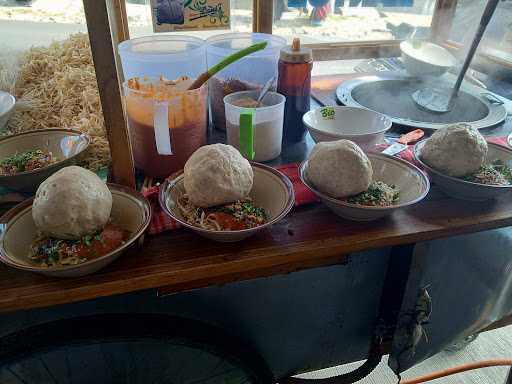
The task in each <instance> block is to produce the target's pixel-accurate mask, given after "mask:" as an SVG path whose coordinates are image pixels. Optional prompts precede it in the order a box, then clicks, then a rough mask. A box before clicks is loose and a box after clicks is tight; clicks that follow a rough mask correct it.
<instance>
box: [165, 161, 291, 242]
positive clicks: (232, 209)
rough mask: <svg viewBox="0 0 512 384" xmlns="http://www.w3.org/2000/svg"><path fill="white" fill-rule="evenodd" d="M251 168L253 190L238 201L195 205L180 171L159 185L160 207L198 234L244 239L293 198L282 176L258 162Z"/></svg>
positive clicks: (276, 218)
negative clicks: (217, 204) (201, 205)
mask: <svg viewBox="0 0 512 384" xmlns="http://www.w3.org/2000/svg"><path fill="white" fill-rule="evenodd" d="M251 167H252V169H253V173H254V181H253V185H252V189H251V191H250V192H249V194H248V195H247V196H245V197H244V198H242V199H240V200H237V201H233V202H230V203H228V204H223V205H219V206H215V207H209V208H201V207H198V206H195V205H193V204H192V203H191V202H190V199H189V196H187V193H186V191H185V186H184V173H183V172H180V173H178V174H177V175H175V177H173V178H172V179H168V180H166V181H165V183H164V184H163V185H162V187H161V188H160V197H159V199H160V206H161V207H162V209H163V210H164V212H165V213H166V214H167V215H169V216H170V217H171V218H172V219H174V220H176V221H177V222H178V223H179V224H181V225H182V226H183V227H186V228H189V229H191V230H193V231H194V232H196V233H198V234H199V235H201V236H204V237H206V238H209V239H211V240H215V241H220V242H235V241H240V240H243V239H245V238H247V237H249V236H252V235H254V234H256V233H257V232H259V231H261V230H263V229H265V228H267V227H269V226H271V225H272V224H275V223H277V222H278V221H279V220H281V219H282V218H284V217H285V216H286V214H287V213H288V212H289V211H290V210H291V209H292V207H293V204H294V201H295V198H294V193H293V186H292V183H291V181H290V180H289V179H288V178H287V177H286V176H285V175H283V174H282V173H281V172H279V171H278V170H276V169H274V168H272V167H269V166H266V165H263V164H259V163H251Z"/></svg>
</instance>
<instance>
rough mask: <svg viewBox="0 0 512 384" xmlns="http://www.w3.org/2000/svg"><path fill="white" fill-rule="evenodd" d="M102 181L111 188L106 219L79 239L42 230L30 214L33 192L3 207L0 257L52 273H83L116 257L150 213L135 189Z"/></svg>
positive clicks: (139, 231) (142, 227)
mask: <svg viewBox="0 0 512 384" xmlns="http://www.w3.org/2000/svg"><path fill="white" fill-rule="evenodd" d="M107 186H108V189H109V190H110V192H111V194H112V209H111V211H110V217H109V219H108V222H107V224H106V225H105V226H104V227H103V228H102V229H101V230H99V231H96V232H94V233H91V234H88V235H86V236H83V237H81V238H79V239H73V240H66V239H61V238H56V237H52V236H47V235H45V234H42V233H41V232H40V230H39V229H38V227H37V225H36V223H35V221H34V218H33V202H34V199H33V198H31V199H28V200H25V201H24V202H22V203H20V204H18V205H17V206H15V207H14V208H12V209H11V210H9V211H7V212H6V213H5V214H4V215H3V216H2V217H1V218H0V222H1V223H2V225H1V226H0V231H1V232H0V261H2V262H3V263H4V264H6V265H7V266H9V267H12V268H16V269H20V270H24V271H29V272H35V273H39V274H43V275H47V276H53V277H77V276H84V275H88V274H91V273H94V272H96V271H98V270H100V269H101V268H104V267H105V266H107V265H108V264H110V263H112V262H113V261H115V260H116V259H117V258H118V257H119V256H120V255H121V254H122V253H123V252H125V251H126V250H127V249H128V247H130V245H132V244H133V243H135V242H136V241H137V240H138V239H139V238H140V237H141V236H142V234H143V233H144V231H145V230H146V228H147V226H148V225H149V222H150V219H151V207H150V204H149V202H148V201H147V199H146V198H145V197H144V196H142V195H141V194H140V193H138V192H136V191H133V190H131V189H129V188H126V187H124V186H121V185H116V184H107Z"/></svg>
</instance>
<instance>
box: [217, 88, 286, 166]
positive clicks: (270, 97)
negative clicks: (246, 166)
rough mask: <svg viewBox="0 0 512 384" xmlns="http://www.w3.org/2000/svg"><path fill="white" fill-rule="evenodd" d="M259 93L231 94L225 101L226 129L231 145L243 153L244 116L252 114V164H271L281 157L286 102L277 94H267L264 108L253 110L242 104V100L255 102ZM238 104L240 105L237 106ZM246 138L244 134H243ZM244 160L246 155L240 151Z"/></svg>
mask: <svg viewBox="0 0 512 384" xmlns="http://www.w3.org/2000/svg"><path fill="white" fill-rule="evenodd" d="M258 94H259V91H244V92H236V93H232V94H230V95H228V96H226V97H225V98H224V102H225V105H226V129H227V141H228V144H229V145H232V146H233V147H235V148H237V149H238V150H240V148H241V143H240V136H241V132H240V129H241V115H242V114H243V113H244V112H246V111H252V115H253V117H252V132H253V135H252V136H253V137H252V138H251V139H252V140H250V141H251V142H252V143H253V151H251V152H254V158H252V159H249V160H255V161H269V160H272V159H275V158H276V157H278V156H279V155H280V154H281V141H282V134H283V116H284V102H285V98H284V96H283V95H280V94H279V93H276V92H268V93H267V94H266V96H265V97H264V98H263V100H262V105H263V106H261V107H257V108H251V107H245V106H241V105H243V104H241V103H240V104H239V102H240V101H241V100H242V99H245V100H247V99H248V98H250V99H252V100H256V99H257V98H258ZM237 104H238V105H237ZM242 135H243V133H242ZM241 152H242V154H243V155H244V156H245V153H244V152H245V151H241Z"/></svg>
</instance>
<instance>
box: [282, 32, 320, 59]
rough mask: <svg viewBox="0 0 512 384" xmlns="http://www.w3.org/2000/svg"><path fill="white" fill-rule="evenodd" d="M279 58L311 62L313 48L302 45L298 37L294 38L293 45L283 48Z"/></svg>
mask: <svg viewBox="0 0 512 384" xmlns="http://www.w3.org/2000/svg"><path fill="white" fill-rule="evenodd" d="M279 58H280V59H281V60H282V61H284V62H287V63H309V62H310V61H313V51H312V50H311V48H306V47H302V46H301V44H300V39H299V38H298V37H296V38H294V39H293V43H292V45H289V46H286V47H284V48H281V53H280V55H279Z"/></svg>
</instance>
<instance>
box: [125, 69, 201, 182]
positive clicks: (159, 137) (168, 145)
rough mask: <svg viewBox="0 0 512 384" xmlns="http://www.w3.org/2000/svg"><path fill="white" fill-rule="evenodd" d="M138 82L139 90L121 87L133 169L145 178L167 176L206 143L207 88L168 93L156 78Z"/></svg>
mask: <svg viewBox="0 0 512 384" xmlns="http://www.w3.org/2000/svg"><path fill="white" fill-rule="evenodd" d="M138 83H139V84H140V86H139V89H134V87H133V86H129V84H131V83H130V82H129V81H126V82H125V83H124V84H123V88H124V99H125V106H126V114H127V117H128V129H129V133H130V139H131V142H132V150H133V158H134V161H135V167H136V168H137V169H140V170H142V171H143V172H144V174H145V175H147V176H152V177H159V178H163V177H167V176H169V175H171V174H173V173H174V172H176V171H179V170H181V169H182V168H183V166H184V165H185V162H186V161H187V160H188V158H189V157H190V156H191V155H192V153H194V152H195V151H196V150H197V149H198V148H199V147H201V146H203V145H205V144H206V130H207V125H208V117H207V116H208V102H207V99H208V87H207V86H206V85H203V86H202V87H201V88H199V89H194V90H191V91H174V90H173V91H172V92H171V91H168V89H167V88H166V87H165V86H162V85H161V83H160V80H159V79H155V78H145V79H143V80H139V81H138Z"/></svg>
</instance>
